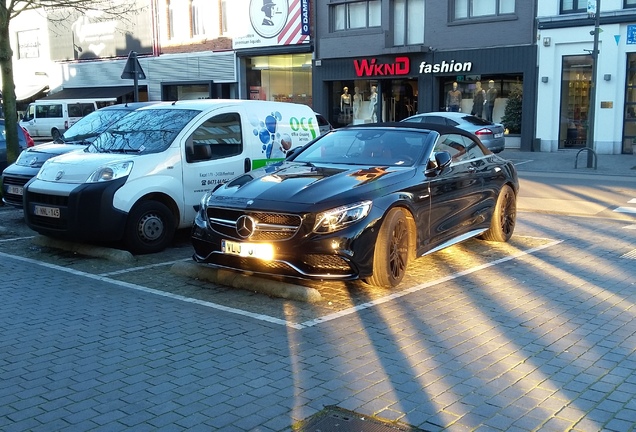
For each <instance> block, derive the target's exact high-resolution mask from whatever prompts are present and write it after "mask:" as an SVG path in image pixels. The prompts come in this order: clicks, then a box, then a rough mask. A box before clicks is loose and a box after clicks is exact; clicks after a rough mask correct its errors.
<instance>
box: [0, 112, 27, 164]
mask: <svg viewBox="0 0 636 432" xmlns="http://www.w3.org/2000/svg"><path fill="white" fill-rule="evenodd" d="M4 125H5V120H4V119H2V118H0V173H1V172H3V171H4V170H5V169H6V168H7V164H8V162H7V132H6V130H5V129H4ZM34 144H35V143H34V142H33V138H31V135H29V133H28V132H27V131H26V130H25V129H24V128H23V127H21V126H20V125H19V124H18V146H19V147H20V151H21V152H22V151H23V150H24V149H26V148H28V147H33V145H34Z"/></svg>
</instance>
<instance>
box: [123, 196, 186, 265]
mask: <svg viewBox="0 0 636 432" xmlns="http://www.w3.org/2000/svg"><path fill="white" fill-rule="evenodd" d="M175 230H176V221H175V217H174V215H173V214H172V212H171V211H170V209H169V208H168V207H166V206H165V205H164V204H162V203H160V202H157V201H143V202H140V203H137V204H135V206H134V207H133V209H132V211H131V212H130V214H129V215H128V222H127V224H126V232H125V237H124V242H125V244H126V247H127V248H128V250H129V251H130V252H132V253H134V254H149V253H155V252H161V251H162V250H164V249H165V248H167V247H168V246H169V245H170V243H171V242H172V238H173V237H174V233H175Z"/></svg>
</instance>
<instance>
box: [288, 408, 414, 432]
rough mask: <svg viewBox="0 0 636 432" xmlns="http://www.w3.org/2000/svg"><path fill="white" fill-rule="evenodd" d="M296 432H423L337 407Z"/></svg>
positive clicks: (317, 416) (312, 418)
mask: <svg viewBox="0 0 636 432" xmlns="http://www.w3.org/2000/svg"><path fill="white" fill-rule="evenodd" d="M295 431H296V432H425V431H423V430H422V429H417V428H414V427H411V426H408V425H403V424H399V423H395V422H388V421H382V420H379V419H376V418H369V417H367V416H363V415H362V414H358V413H355V412H352V411H347V410H344V409H341V408H338V407H326V408H325V409H324V410H322V411H321V412H319V413H317V414H315V415H313V416H312V417H310V418H309V419H308V420H307V421H306V423H305V424H304V425H303V426H302V427H300V428H299V429H295Z"/></svg>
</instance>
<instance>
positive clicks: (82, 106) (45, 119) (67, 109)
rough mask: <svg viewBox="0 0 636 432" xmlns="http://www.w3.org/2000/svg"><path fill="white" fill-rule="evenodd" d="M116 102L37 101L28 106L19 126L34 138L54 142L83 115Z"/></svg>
mask: <svg viewBox="0 0 636 432" xmlns="http://www.w3.org/2000/svg"><path fill="white" fill-rule="evenodd" d="M116 102H117V99H114V98H107V99H57V100H56V99H51V100H38V101H35V102H33V103H30V104H29V106H28V107H27V109H26V111H25V113H24V117H22V120H20V126H22V127H23V128H25V129H26V130H27V131H28V132H29V135H31V136H32V137H34V138H52V139H54V140H55V139H58V138H59V137H60V136H61V135H62V134H63V133H64V132H65V131H66V130H67V129H68V128H70V127H71V126H73V124H74V123H75V122H77V121H78V120H79V119H81V118H82V117H84V116H85V115H87V114H90V113H92V112H93V111H95V110H97V109H98V108H102V107H104V106H106V105H112V104H114V103H116Z"/></svg>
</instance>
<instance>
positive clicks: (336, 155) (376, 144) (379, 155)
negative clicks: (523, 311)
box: [293, 129, 428, 166]
mask: <svg viewBox="0 0 636 432" xmlns="http://www.w3.org/2000/svg"><path fill="white" fill-rule="evenodd" d="M427 136H428V132H422V131H413V132H411V131H401V132H396V131H387V130H383V129H373V130H365V131H360V130H355V129H351V130H337V131H335V132H332V133H331V134H329V135H326V136H325V137H323V138H321V139H319V140H317V141H315V142H314V143H313V144H312V145H310V146H309V147H307V148H306V149H304V150H303V151H302V152H301V153H299V154H298V155H297V156H295V157H294V158H293V160H294V161H296V162H307V163H312V164H315V163H328V164H349V165H384V166H411V165H413V164H415V163H416V162H417V161H418V160H419V158H420V155H421V154H422V153H423V151H424V150H425V148H424V147H425V143H426V138H427Z"/></svg>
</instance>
